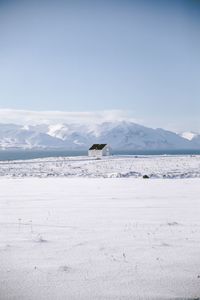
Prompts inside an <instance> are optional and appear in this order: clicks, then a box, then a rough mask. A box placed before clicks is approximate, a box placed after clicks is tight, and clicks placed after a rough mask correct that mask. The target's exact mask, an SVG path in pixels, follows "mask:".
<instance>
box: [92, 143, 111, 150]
mask: <svg viewBox="0 0 200 300" xmlns="http://www.w3.org/2000/svg"><path fill="white" fill-rule="evenodd" d="M106 145H107V144H93V145H92V147H90V149H89V150H102V149H103V148H104V147H105V146H106Z"/></svg>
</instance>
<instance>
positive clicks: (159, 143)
mask: <svg viewBox="0 0 200 300" xmlns="http://www.w3.org/2000/svg"><path fill="white" fill-rule="evenodd" d="M93 143H109V144H110V145H111V147H112V149H115V150H165V149H166V150H172V149H178V150H180V149H200V134H197V133H190V132H189V133H188V132H187V133H182V134H180V135H178V134H176V133H174V132H171V131H167V130H164V129H161V128H158V129H152V128H148V127H145V126H141V125H138V124H135V123H132V122H126V121H120V122H104V123H101V124H97V125H94V124H92V125H85V124H84V125H83V124H56V125H46V124H38V125H32V126H31V125H27V126H22V125H15V124H0V149H4V150H6V149H66V150H86V149H88V147H89V146H91V144H93Z"/></svg>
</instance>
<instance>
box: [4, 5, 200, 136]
mask: <svg viewBox="0 0 200 300" xmlns="http://www.w3.org/2000/svg"><path fill="white" fill-rule="evenodd" d="M0 108H1V109H5V108H9V109H23V110H45V111H47V110H57V111H70V112H80V111H88V112H93V111H95V112H96V111H103V110H106V111H109V110H119V111H126V112H127V111H129V114H131V115H132V117H133V118H135V119H136V120H138V121H139V122H140V123H143V124H144V125H149V126H153V127H165V128H169V129H174V130H186V129H189V130H196V131H200V118H199V116H200V1H197V0H196V1H195V0H188V1H185V0H180V1H178V0H166V1H165V0H157V1H156V0H155V1H153V0H152V1H151V0H146V1H143V0H138V1H134V0H132V1H128V0H121V1H118V0H115V1H114V0H113V1H112V0H105V1H104V0H101V1H95V0H91V1H87V0H80V1H76V0H71V1H67V0H65V1H64V0H63V1H62V0H54V1H51V0H48V1H45V0H44V1H43V0H39V1H37V0H34V1H31V0H30V1H29V0H24V1H20V0H4V1H3V0H0Z"/></svg>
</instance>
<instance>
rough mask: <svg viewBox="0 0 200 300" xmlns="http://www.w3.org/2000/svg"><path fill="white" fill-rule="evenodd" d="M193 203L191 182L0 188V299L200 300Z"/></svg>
mask: <svg viewBox="0 0 200 300" xmlns="http://www.w3.org/2000/svg"><path fill="white" fill-rule="evenodd" d="M135 161H137V160H135ZM139 161H140V160H139ZM83 163H84V162H83ZM85 163H88V166H90V162H85ZM95 163H99V162H95ZM103 164H106V165H107V162H106V161H105V162H104V161H103ZM120 164H121V161H120V160H119V166H120ZM91 165H92V164H91ZM152 165H153V163H152ZM91 167H93V168H94V165H92V166H91ZM165 168H166V167H165ZM33 171H34V169H33ZM199 195H200V181H199V179H197V178H196V179H183V180H180V179H174V180H168V179H166V180H163V179H156V180H143V179H137V180H135V179H133V178H121V179H119V178H110V179H106V180H105V179H101V178H96V179H95V178H93V179H87V178H43V179H41V178H26V179H15V180H11V179H7V178H2V179H1V180H0V274H1V275H0V299H1V300H8V299H9V300H11V299H12V300H63V299H67V300H68V299H69V300H71V299H84V300H90V299H91V300H94V299H95V300H96V299H196V298H197V297H200V258H199V254H200V196H199Z"/></svg>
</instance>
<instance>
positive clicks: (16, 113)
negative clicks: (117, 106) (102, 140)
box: [0, 109, 138, 125]
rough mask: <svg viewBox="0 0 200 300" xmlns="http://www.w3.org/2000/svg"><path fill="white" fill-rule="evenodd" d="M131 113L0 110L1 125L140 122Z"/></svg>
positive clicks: (113, 111)
mask: <svg viewBox="0 0 200 300" xmlns="http://www.w3.org/2000/svg"><path fill="white" fill-rule="evenodd" d="M131 114H132V113H131V112H126V111H123V110H106V111H94V112H91V111H88V112H87V111H86V112H68V111H32V110H15V109H0V123H14V124H22V125H26V124H27V125H31V124H32V125H33V124H56V123H84V124H85V123H102V122H106V121H122V120H131V121H133V122H138V120H135V119H133V118H132V116H131Z"/></svg>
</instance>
